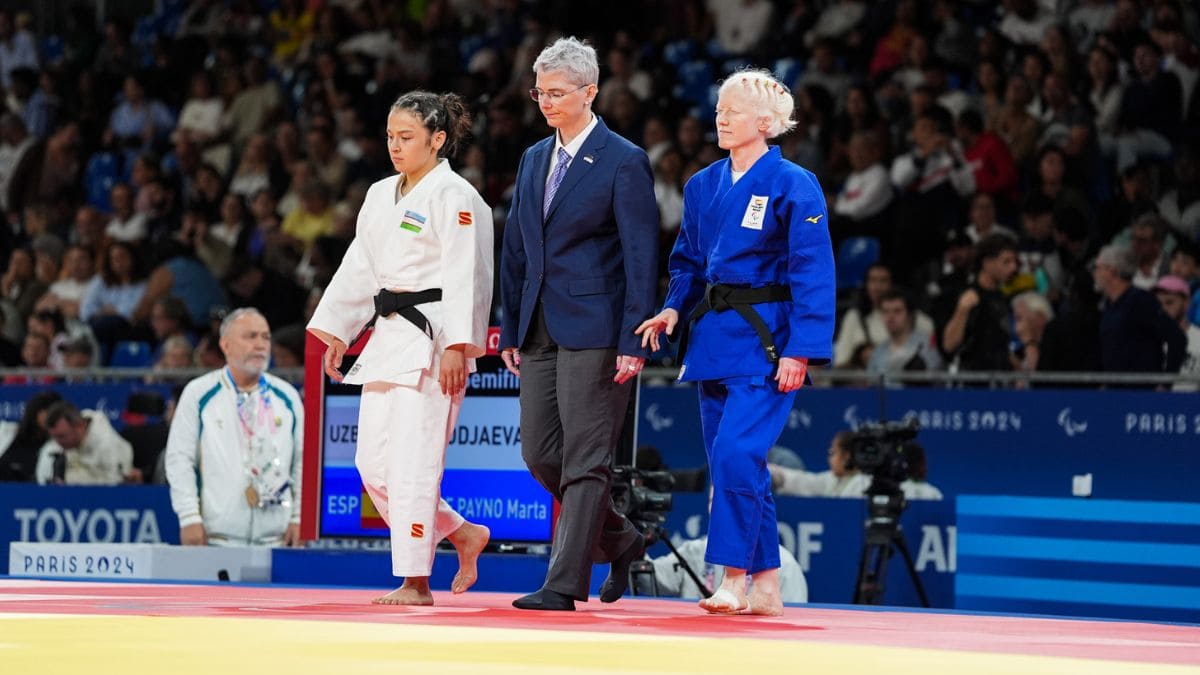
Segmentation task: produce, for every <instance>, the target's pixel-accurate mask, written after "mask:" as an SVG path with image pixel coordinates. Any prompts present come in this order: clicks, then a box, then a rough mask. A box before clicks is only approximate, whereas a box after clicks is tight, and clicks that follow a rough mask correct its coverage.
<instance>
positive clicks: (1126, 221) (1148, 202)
mask: <svg viewBox="0 0 1200 675" xmlns="http://www.w3.org/2000/svg"><path fill="white" fill-rule="evenodd" d="M1153 197H1154V188H1153V186H1152V184H1151V178H1150V169H1149V167H1148V166H1147V165H1146V164H1143V163H1139V164H1134V165H1133V166H1131V167H1129V168H1128V169H1125V170H1124V171H1122V172H1121V177H1120V192H1119V193H1118V194H1117V197H1116V199H1114V200H1112V201H1111V202H1109V203H1108V204H1106V205H1105V206H1104V209H1103V210H1102V211H1100V213H1098V214H1097V216H1096V235H1097V238H1098V239H1099V240H1100V241H1102V242H1107V241H1108V240H1110V239H1112V238H1113V237H1114V236H1116V235H1117V234H1118V233H1120V232H1122V231H1123V230H1125V229H1126V228H1128V227H1129V226H1130V225H1132V224H1133V221H1134V220H1136V219H1137V217H1138V216H1140V215H1142V214H1143V213H1147V212H1150V211H1153V210H1154V201H1153Z"/></svg>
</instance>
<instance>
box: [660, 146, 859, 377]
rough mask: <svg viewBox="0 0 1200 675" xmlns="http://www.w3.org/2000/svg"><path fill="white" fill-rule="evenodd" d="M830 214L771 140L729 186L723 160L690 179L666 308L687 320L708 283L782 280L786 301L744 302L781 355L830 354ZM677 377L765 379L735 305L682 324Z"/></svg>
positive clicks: (810, 181) (765, 365) (755, 342)
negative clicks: (683, 348)
mask: <svg viewBox="0 0 1200 675" xmlns="http://www.w3.org/2000/svg"><path fill="white" fill-rule="evenodd" d="M828 220H829V214H828V211H827V210H826V206H825V195H824V193H823V192H822V190H821V186H820V185H819V184H818V183H817V179H816V176H814V175H813V174H812V173H811V172H810V171H807V170H805V169H803V168H801V167H800V166H797V165H796V164H794V163H792V162H790V161H788V160H786V159H784V158H783V156H782V154H781V153H780V151H779V148H778V146H772V147H771V149H770V150H769V151H768V152H767V154H766V155H764V156H762V157H760V158H759V159H758V161H756V162H755V163H754V165H753V166H752V167H750V170H749V171H747V172H746V173H745V175H743V176H742V177H741V179H739V180H738V181H737V183H736V184H735V183H734V182H733V179H732V175H731V174H730V161H729V159H728V158H726V159H722V160H721V161H719V162H714V163H713V164H711V165H710V166H708V167H706V168H704V169H703V170H701V171H699V172H697V173H696V175H694V176H692V178H691V180H689V181H688V183H687V185H686V186H684V192H683V222H682V224H681V225H680V229H679V236H678V238H677V239H676V241H675V248H674V249H673V250H672V251H671V258H670V263H669V265H668V267H669V270H670V274H671V285H670V289H669V291H668V293H667V300H666V303H665V306H666V307H670V308H672V309H675V310H676V311H678V312H679V316H680V321H681V322H686V321H687V320H688V317H689V316H690V314H691V312H692V309H693V308H694V307H695V306H696V304H697V303H698V302H699V301H700V299H701V298H702V296H703V294H704V290H705V287H706V286H707V285H709V284H728V285H734V286H748V287H759V286H766V285H787V286H790V288H791V292H792V299H791V301H790V302H766V303H760V304H755V305H753V309H754V311H756V312H758V314H759V316H761V317H762V318H763V320H764V321H765V323H766V325H767V327H768V329H769V330H770V332H771V335H772V336H773V337H774V339H775V345H776V347H777V348H778V350H779V354H780V356H786V357H792V358H802V357H807V358H808V362H809V364H810V365H822V364H825V363H828V362H829V361H830V359H831V358H832V357H833V328H834V311H835V302H836V296H835V293H836V291H835V281H834V279H835V274H834V263H833V250H832V248H831V245H830V242H829V228H828ZM689 340H690V342H689V344H688V347H687V354H686V356H685V357H684V362H683V367H682V368H681V370H680V376H679V379H680V380H682V381H697V380H719V379H729V378H744V377H757V376H770V375H772V374H773V373H774V369H775V364H773V363H771V361H770V360H769V359H768V358H767V355H766V352H765V351H764V349H763V346H762V342H761V341H760V340H759V337H758V334H757V333H755V331H754V328H753V327H752V326H750V324H749V323H748V322H747V321H746V320H745V319H744V318H742V317H741V316H739V315H738V313H737V312H735V311H733V310H725V311H721V312H717V311H710V312H708V313H706V314H704V315H703V316H701V317H700V319H699V320H698V321H697V322H696V324H695V325H694V326H692V327H691V335H690V338H689Z"/></svg>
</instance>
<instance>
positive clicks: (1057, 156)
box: [1034, 145, 1091, 217]
mask: <svg viewBox="0 0 1200 675" xmlns="http://www.w3.org/2000/svg"><path fill="white" fill-rule="evenodd" d="M1069 162H1070V159H1069V158H1068V157H1067V154H1066V152H1065V151H1064V150H1063V149H1062V148H1059V147H1058V146H1055V145H1047V146H1045V147H1043V148H1042V149H1041V150H1040V151H1039V152H1038V154H1037V164H1036V165H1035V166H1036V169H1037V175H1036V177H1035V179H1034V182H1035V184H1036V186H1037V192H1038V193H1039V194H1041V195H1044V196H1045V197H1046V198H1047V199H1048V200H1049V201H1050V209H1051V211H1053V212H1054V213H1056V214H1058V213H1063V212H1066V211H1074V212H1075V213H1077V214H1079V215H1081V216H1084V217H1086V216H1087V215H1088V214H1089V213H1091V209H1090V208H1089V207H1088V203H1087V200H1086V199H1084V197H1083V195H1082V194H1081V193H1080V192H1079V190H1077V189H1076V188H1075V186H1074V181H1073V180H1072V179H1071V177H1070V176H1069V174H1070V165H1069Z"/></svg>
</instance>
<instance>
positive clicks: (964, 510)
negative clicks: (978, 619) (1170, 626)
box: [956, 496, 1200, 622]
mask: <svg viewBox="0 0 1200 675" xmlns="http://www.w3.org/2000/svg"><path fill="white" fill-rule="evenodd" d="M958 527H959V535H958V536H959V549H958V550H959V553H958V556H959V561H960V562H959V570H958V576H957V579H956V582H957V596H956V597H957V601H956V606H957V607H958V608H960V609H981V610H989V611H1004V612H1032V613H1043V614H1073V615H1082V616H1107V617H1119V618H1126V619H1151V620H1156V621H1188V622H1195V621H1197V620H1198V619H1200V504H1185V503H1170V502H1123V501H1110V500H1096V501H1090V500H1078V499H1031V498H1021V497H975V496H963V497H959V499H958Z"/></svg>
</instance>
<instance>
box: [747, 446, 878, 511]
mask: <svg viewBox="0 0 1200 675" xmlns="http://www.w3.org/2000/svg"><path fill="white" fill-rule="evenodd" d="M852 437H853V434H852V432H849V431H840V432H838V433H837V434H836V435H835V436H834V437H833V440H832V441H831V442H830V444H829V453H828V454H829V470H828V471H821V472H819V473H814V472H812V471H805V470H803V469H785V468H783V467H781V466H778V465H775V464H768V465H767V469H769V470H770V472H771V487H772V488H773V489H774V490H775V494H776V495H778V496H780V497H783V496H798V497H862V496H863V493H865V492H866V490H867V487H869V486H870V485H871V477H870V476H868V475H866V474H864V473H862V472H860V471H859V470H858V469H855V468H851V467H852V466H853V458H852V457H851V456H850V446H849V443H850V439H851V438H852Z"/></svg>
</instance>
